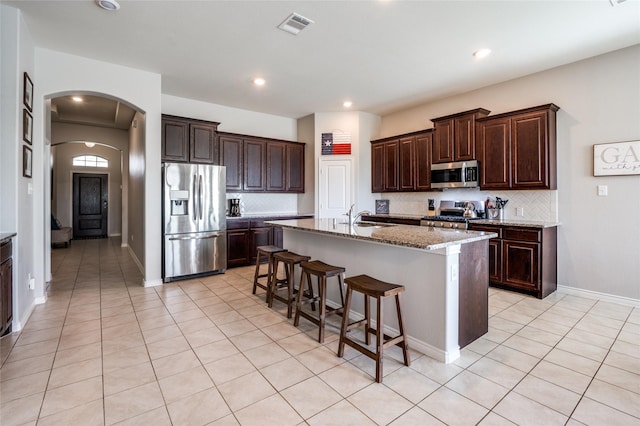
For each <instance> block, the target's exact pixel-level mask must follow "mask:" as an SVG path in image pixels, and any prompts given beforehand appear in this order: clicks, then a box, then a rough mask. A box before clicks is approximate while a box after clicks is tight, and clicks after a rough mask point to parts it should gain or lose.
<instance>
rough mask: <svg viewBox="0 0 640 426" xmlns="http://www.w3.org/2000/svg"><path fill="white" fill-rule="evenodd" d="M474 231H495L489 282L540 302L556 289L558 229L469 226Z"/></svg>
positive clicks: (490, 246)
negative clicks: (529, 295) (496, 236)
mask: <svg viewBox="0 0 640 426" xmlns="http://www.w3.org/2000/svg"><path fill="white" fill-rule="evenodd" d="M469 229H470V230H473V231H487V232H495V233H497V234H498V238H493V239H491V240H490V242H489V283H490V284H491V285H492V286H494V287H499V288H504V289H506V290H513V291H518V292H521V293H526V294H531V295H533V296H536V297H537V298H539V299H542V298H545V297H547V296H548V295H549V294H551V293H553V292H554V291H555V290H556V288H557V282H558V274H557V270H558V269H557V263H558V262H557V228H556V227H549V228H527V227H519V226H518V227H515V226H502V225H485V224H470V225H469Z"/></svg>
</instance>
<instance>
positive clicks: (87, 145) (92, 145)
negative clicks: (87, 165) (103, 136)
mask: <svg viewBox="0 0 640 426" xmlns="http://www.w3.org/2000/svg"><path fill="white" fill-rule="evenodd" d="M84 144H85V145H86V147H87V148H93V147H94V146H96V144H95V143H93V142H85V143H84Z"/></svg>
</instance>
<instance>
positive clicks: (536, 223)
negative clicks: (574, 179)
mask: <svg viewBox="0 0 640 426" xmlns="http://www.w3.org/2000/svg"><path fill="white" fill-rule="evenodd" d="M366 216H368V217H371V218H374V219H375V218H394V219H422V218H423V217H425V216H426V215H417V214H405V213H391V214H368V215H366ZM469 223H475V224H478V225H501V226H521V227H523V228H525V227H526V228H552V227H554V226H560V222H547V221H542V220H530V219H503V220H497V219H473V220H470V221H469Z"/></svg>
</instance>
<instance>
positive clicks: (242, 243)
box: [227, 220, 249, 268]
mask: <svg viewBox="0 0 640 426" xmlns="http://www.w3.org/2000/svg"><path fill="white" fill-rule="evenodd" d="M248 253H249V221H248V220H229V221H227V268H232V267H235V266H245V265H248V264H249V256H248Z"/></svg>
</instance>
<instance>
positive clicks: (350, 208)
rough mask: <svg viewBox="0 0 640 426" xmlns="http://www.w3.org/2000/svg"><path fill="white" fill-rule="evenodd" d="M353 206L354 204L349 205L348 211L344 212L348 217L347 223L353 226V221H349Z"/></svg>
mask: <svg viewBox="0 0 640 426" xmlns="http://www.w3.org/2000/svg"><path fill="white" fill-rule="evenodd" d="M355 206H356V205H355V204H351V207H349V211H348V212H346V213H345V214H344V215H345V216H347V218H348V220H347V223H348V224H349V226H353V222H352V221H351V215H352V214H353V208H354V207H355Z"/></svg>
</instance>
